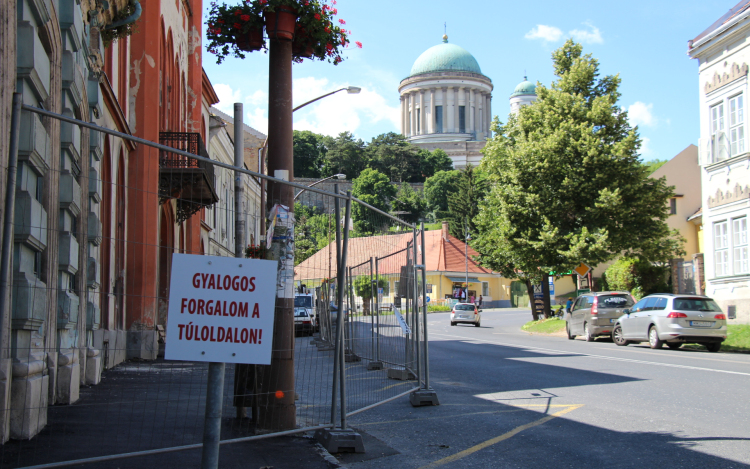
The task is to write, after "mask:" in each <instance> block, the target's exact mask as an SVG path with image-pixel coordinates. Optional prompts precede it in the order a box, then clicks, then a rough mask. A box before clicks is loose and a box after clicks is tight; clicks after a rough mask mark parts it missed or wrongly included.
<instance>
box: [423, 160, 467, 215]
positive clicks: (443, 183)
mask: <svg viewBox="0 0 750 469" xmlns="http://www.w3.org/2000/svg"><path fill="white" fill-rule="evenodd" d="M460 178H461V173H460V172H459V171H458V170H455V169H453V170H450V171H438V172H436V173H435V174H434V175H432V176H431V177H429V178H427V180H426V181H425V182H424V195H425V198H426V199H427V208H428V209H429V210H430V211H431V212H432V215H433V218H434V219H435V220H441V219H443V218H446V217H448V196H449V195H451V194H454V193H455V192H456V191H457V190H458V181H459V179H460Z"/></svg>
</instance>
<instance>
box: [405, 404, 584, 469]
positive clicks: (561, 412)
mask: <svg viewBox="0 0 750 469" xmlns="http://www.w3.org/2000/svg"><path fill="white" fill-rule="evenodd" d="M579 407H583V404H576V405H571V406H569V407H568V408H567V409H563V410H559V411H557V412H555V413H554V414H552V415H548V416H546V417H542V418H540V419H539V420H535V421H533V422H530V423H527V424H525V425H521V426H520V427H516V428H514V429H513V430H511V431H509V432H508V433H503V434H502V435H500V436H497V437H495V438H492V439H490V440H487V441H485V442H483V443H479V444H478V445H476V446H472V447H471V448H468V449H465V450H463V451H461V452H460V453H456V454H454V455H453V456H448V457H446V458H443V459H439V460H437V461H435V462H433V463H430V464H428V465H426V466H422V467H420V468H419V469H429V468H433V467H438V466H442V465H445V464H448V463H451V462H453V461H458V460H459V459H462V458H465V457H466V456H469V455H472V454H474V453H476V452H477V451H480V450H483V449H485V448H487V447H489V446H492V445H494V444H497V443H500V442H501V441H505V440H507V439H509V438H512V437H514V436H516V435H518V434H519V433H521V432H522V431H524V430H528V429H529V428H533V427H536V426H539V425H542V424H543V423H547V422H549V421H550V420H552V419H554V418H556V417H560V416H562V415H565V414H567V413H568V412H572V411H574V410H576V409H578V408H579Z"/></svg>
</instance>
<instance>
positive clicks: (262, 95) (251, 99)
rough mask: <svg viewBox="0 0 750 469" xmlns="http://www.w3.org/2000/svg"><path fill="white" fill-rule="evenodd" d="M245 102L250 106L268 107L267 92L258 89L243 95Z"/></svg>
mask: <svg viewBox="0 0 750 469" xmlns="http://www.w3.org/2000/svg"><path fill="white" fill-rule="evenodd" d="M245 102H246V103H247V104H250V105H252V106H262V107H268V93H267V92H265V91H263V90H258V91H256V92H255V93H253V94H251V95H248V96H245Z"/></svg>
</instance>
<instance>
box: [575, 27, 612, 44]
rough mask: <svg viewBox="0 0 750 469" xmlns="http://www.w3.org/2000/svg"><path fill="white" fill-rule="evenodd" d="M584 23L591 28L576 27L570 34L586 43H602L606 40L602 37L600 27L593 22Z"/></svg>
mask: <svg viewBox="0 0 750 469" xmlns="http://www.w3.org/2000/svg"><path fill="white" fill-rule="evenodd" d="M583 24H585V25H586V26H588V27H589V28H590V30H589V31H586V30H583V29H574V30H572V31H570V32H569V33H568V34H570V37H572V38H573V39H574V40H576V41H578V42H581V43H584V44H602V43H603V42H604V38H602V33H601V31H599V28H597V27H596V26H594V25H593V24H591V23H583Z"/></svg>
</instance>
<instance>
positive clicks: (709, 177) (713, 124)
mask: <svg viewBox="0 0 750 469" xmlns="http://www.w3.org/2000/svg"><path fill="white" fill-rule="evenodd" d="M688 54H689V56H690V57H691V58H693V59H696V60H697V61H698V73H699V75H698V76H699V78H698V80H699V87H698V94H699V98H700V143H699V150H700V166H701V185H702V190H701V196H702V222H703V226H704V227H705V231H706V235H705V236H704V238H703V252H704V265H705V292H706V295H708V296H711V297H713V298H714V299H715V300H716V301H717V302H718V303H719V305H720V306H721V307H722V309H723V310H725V311H726V312H727V313H728V317H729V318H730V323H731V322H740V323H750V258H749V257H750V256H749V252H748V251H749V247H748V221H747V220H748V216H750V152H748V142H747V130H746V126H747V123H746V115H747V113H746V112H745V102H746V99H747V93H748V68H749V65H748V64H750V2H748V1H747V0H743V1H742V2H740V3H739V4H737V5H736V6H735V7H734V8H732V9H731V10H729V12H728V13H727V14H725V15H724V16H722V17H721V18H719V20H717V21H716V22H715V23H714V24H712V25H711V26H710V27H709V28H708V29H706V30H705V31H703V32H702V33H701V34H700V35H698V36H697V37H696V38H695V39H693V40H691V41H689V43H688Z"/></svg>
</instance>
